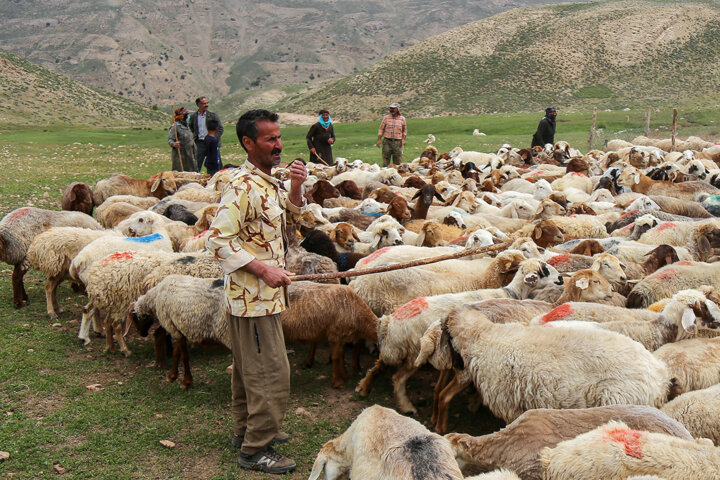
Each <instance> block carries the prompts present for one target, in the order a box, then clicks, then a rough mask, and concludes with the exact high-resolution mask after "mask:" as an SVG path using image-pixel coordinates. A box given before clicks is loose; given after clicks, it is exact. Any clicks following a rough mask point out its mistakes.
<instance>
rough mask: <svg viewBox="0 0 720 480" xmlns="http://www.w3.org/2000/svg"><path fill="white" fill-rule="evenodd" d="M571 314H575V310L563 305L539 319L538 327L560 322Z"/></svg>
mask: <svg viewBox="0 0 720 480" xmlns="http://www.w3.org/2000/svg"><path fill="white" fill-rule="evenodd" d="M573 313H575V310H573V309H572V307H571V306H570V304H568V303H564V304H562V305H560V306H559V307H557V308H555V309H553V310H550V311H549V312H548V313H546V314H545V315H543V316H542V317H540V321H539V323H540V325H545V324H546V323H550V322H555V321H557V320H562V319H563V318H565V317H567V316H568V315H572V314H573Z"/></svg>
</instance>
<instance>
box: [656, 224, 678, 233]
mask: <svg viewBox="0 0 720 480" xmlns="http://www.w3.org/2000/svg"><path fill="white" fill-rule="evenodd" d="M675 226H676V225H675V224H674V223H672V222H665V223H661V224H660V225H658V226H657V228H656V230H657V231H658V232H662V231H663V230H667V229H668V228H673V227H675Z"/></svg>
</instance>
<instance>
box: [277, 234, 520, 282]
mask: <svg viewBox="0 0 720 480" xmlns="http://www.w3.org/2000/svg"><path fill="white" fill-rule="evenodd" d="M509 245H510V244H509V243H498V244H497V245H490V246H488V247H478V248H472V249H470V250H463V251H461V252H457V253H448V254H445V255H439V256H437V257H430V258H423V259H421V260H413V261H411V262H405V263H395V264H393V265H385V266H382V267H375V268H368V269H365V270H356V269H353V270H348V271H347V272H333V273H315V274H312V275H293V276H292V277H290V279H291V280H292V281H293V282H298V281H301V280H313V281H314V280H332V279H335V278H345V277H358V276H360V275H369V274H371V273H383V272H391V271H393V270H401V269H403V268H410V267H419V266H422V265H429V264H431V263H436V262H442V261H443V260H452V259H454V258H462V257H467V256H468V255H477V254H479V253H487V252H495V251H497V250H504V249H506V248H507V247H508V246H509Z"/></svg>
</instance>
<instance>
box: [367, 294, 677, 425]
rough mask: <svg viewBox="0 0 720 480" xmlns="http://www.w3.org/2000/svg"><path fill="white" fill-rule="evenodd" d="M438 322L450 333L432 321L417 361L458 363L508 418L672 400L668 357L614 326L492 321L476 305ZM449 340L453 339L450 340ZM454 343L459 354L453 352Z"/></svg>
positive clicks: (484, 397)
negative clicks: (530, 412)
mask: <svg viewBox="0 0 720 480" xmlns="http://www.w3.org/2000/svg"><path fill="white" fill-rule="evenodd" d="M438 323H442V325H441V329H443V331H444V332H446V333H447V335H437V333H436V330H437V325H432V326H430V327H429V328H428V331H427V332H426V334H425V336H424V337H423V340H421V342H422V343H423V349H422V350H421V352H420V354H419V355H418V358H417V360H416V362H415V365H416V366H419V365H422V364H423V363H425V362H426V361H427V360H428V359H429V360H430V362H431V363H432V364H433V366H434V367H435V368H438V369H441V370H442V369H447V368H450V366H455V368H456V370H459V371H461V372H462V373H463V374H465V375H469V376H470V378H471V379H472V381H473V383H474V384H475V387H476V388H477V389H478V391H479V392H481V396H482V400H483V403H484V404H485V405H486V406H487V407H488V408H489V409H490V410H491V411H492V412H493V414H494V415H496V416H498V417H499V418H502V419H503V420H505V421H506V422H511V421H513V420H515V419H516V418H517V417H518V416H520V414H522V413H523V412H524V411H526V410H529V409H532V408H587V407H593V406H602V405H619V404H628V405H651V406H660V405H662V404H663V403H665V402H666V401H667V398H668V393H669V389H670V378H669V376H668V371H667V368H666V367H665V365H664V364H663V363H662V362H661V361H659V360H657V359H656V358H655V357H653V356H652V354H651V353H650V352H648V351H647V350H645V348H644V347H643V346H642V345H640V344H639V343H637V342H635V341H633V340H630V339H629V338H627V337H625V336H623V335H620V334H617V333H615V332H608V331H604V330H592V331H587V330H576V329H552V328H550V329H548V328H544V327H535V326H528V327H526V326H524V325H521V324H494V323H492V322H490V321H489V320H488V319H487V318H486V317H485V316H484V315H483V314H482V312H480V311H478V310H477V309H475V308H473V307H472V306H462V307H458V308H456V309H455V310H454V311H453V312H452V313H451V314H450V315H449V316H448V317H447V319H446V320H444V321H442V322H438ZM379 336H380V335H379ZM428 337H429V338H428ZM432 339H434V340H432ZM444 342H449V343H448V344H447V345H448V346H447V347H445V348H443V346H442V344H443V343H444ZM451 351H454V352H456V353H457V354H458V355H459V357H457V358H455V359H451V355H450V352H451ZM436 353H437V354H436ZM465 370H466V371H465Z"/></svg>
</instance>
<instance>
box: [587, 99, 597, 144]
mask: <svg viewBox="0 0 720 480" xmlns="http://www.w3.org/2000/svg"><path fill="white" fill-rule="evenodd" d="M596 120H597V107H595V108H593V119H592V125H591V126H590V136H589V137H588V152H589V151H590V150H592V141H593V136H594V135H595V121H596Z"/></svg>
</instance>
